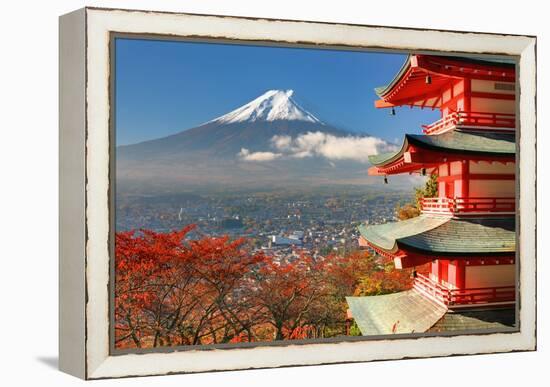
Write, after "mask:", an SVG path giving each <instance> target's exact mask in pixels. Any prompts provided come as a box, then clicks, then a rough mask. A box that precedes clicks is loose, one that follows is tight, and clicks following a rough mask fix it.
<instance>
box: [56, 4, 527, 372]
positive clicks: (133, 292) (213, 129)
mask: <svg viewBox="0 0 550 387" xmlns="http://www.w3.org/2000/svg"><path fill="white" fill-rule="evenodd" d="M535 49H536V38H535V37H532V36H518V35H506V34H489V33H470V32H468V33H465V32H453V31H435V30H416V29H404V28H396V27H373V26H363V25H344V24H331V23H318V22H307V21H289V20H268V19H252V18H239V17H226V16H224V17H222V16H206V15H191V14H179V13H162V12H146V11H130V10H110V9H98V8H86V9H81V10H78V11H75V12H73V13H70V14H67V15H64V16H62V17H61V18H60V209H61V210H60V211H61V213H60V228H61V229H60V368H61V369H62V370H63V371H65V372H68V373H71V374H73V375H76V376H79V377H81V378H85V379H98V378H110V377H125V376H145V375H162V374H172V373H187V372H204V371H219V370H238V369H250V368H266V367H281V366H293V365H313V364H330V363H343V362H363V361H370V360H384V359H401V358H411V357H417V358H421V357H433V356H448V355H457V354H463V355H466V354H479V353H495V352H510V351H528V350H535V348H536V294H535V289H536V243H535V242H536V241H535V227H536V212H535V209H536V206H535V204H536V201H535V184H536V136H535V134H536V112H535V97H536V74H535V69H536V64H535V53H536V52H535Z"/></svg>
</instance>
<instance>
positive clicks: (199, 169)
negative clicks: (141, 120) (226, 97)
mask: <svg viewBox="0 0 550 387" xmlns="http://www.w3.org/2000/svg"><path fill="white" fill-rule="evenodd" d="M276 140H277V141H276ZM371 140H372V141H371ZM361 141H362V142H361ZM371 143H372V146H371V145H370V144H371ZM364 144H365V145H366V146H367V147H366V148H365V153H368V152H371V153H372V152H376V151H378V150H379V149H382V150H387V149H386V148H388V147H391V144H388V143H387V142H385V141H383V140H380V139H376V138H374V137H370V136H361V137H358V136H357V135H354V134H352V133H351V132H348V131H344V130H341V129H338V128H335V127H332V126H330V125H327V124H325V123H324V122H322V121H321V120H320V119H318V118H317V117H315V116H314V115H313V114H312V113H310V112H308V111H307V110H305V109H304V108H302V107H301V106H300V105H299V104H298V103H297V102H296V101H295V100H294V99H293V92H292V90H286V91H283V90H269V91H267V92H266V93H264V94H263V95H261V96H259V97H258V98H256V99H254V100H252V101H250V102H249V103H247V104H245V105H243V106H241V107H239V108H237V109H235V110H233V111H231V112H229V113H227V114H224V115H222V116H220V117H218V118H215V119H213V120H211V121H208V122H206V123H204V124H202V125H200V126H198V127H195V128H191V129H188V130H184V131H182V132H179V133H176V134H174V135H171V136H167V137H164V138H159V139H156V140H151V141H146V142H142V143H139V144H134V145H126V146H120V147H117V152H116V165H117V171H116V174H117V190H119V191H120V190H122V191H143V192H148V191H163V192H173V191H174V190H182V189H189V188H190V187H193V188H195V187H212V186H222V187H227V186H230V185H233V186H236V187H266V186H274V187H276V186H288V185H298V184H313V185H319V184H332V183H342V184H345V183H346V184H347V183H350V184H365V182H368V181H370V179H369V180H368V181H367V179H366V177H367V175H366V169H367V167H368V165H366V164H365V163H364V162H359V161H357V160H353V158H351V157H347V155H348V153H349V154H351V153H352V152H347V150H346V148H345V147H352V150H354V151H355V153H362V149H363V148H362V146H363V145H364ZM338 147H344V148H343V149H338ZM358 147H359V148H358ZM243 155H244V156H246V157H243ZM333 155H336V156H333ZM363 156H364V155H363Z"/></svg>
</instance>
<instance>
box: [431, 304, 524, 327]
mask: <svg viewBox="0 0 550 387" xmlns="http://www.w3.org/2000/svg"><path fill="white" fill-rule="evenodd" d="M515 322H516V310H515V308H497V309H488V308H472V309H456V310H449V311H448V312H447V313H445V314H444V315H443V317H441V319H440V320H439V321H438V322H436V323H435V324H434V325H433V326H432V327H431V328H430V329H429V330H428V332H453V331H472V330H481V329H505V328H512V327H514V325H515Z"/></svg>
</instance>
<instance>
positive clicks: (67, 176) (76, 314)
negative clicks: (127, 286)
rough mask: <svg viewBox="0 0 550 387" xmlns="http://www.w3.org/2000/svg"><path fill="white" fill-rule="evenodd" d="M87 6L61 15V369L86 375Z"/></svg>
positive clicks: (73, 373) (80, 376)
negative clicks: (85, 26)
mask: <svg viewBox="0 0 550 387" xmlns="http://www.w3.org/2000/svg"><path fill="white" fill-rule="evenodd" d="M85 19H86V11H85V9H79V10H76V11H74V12H71V13H69V14H66V15H63V16H61V17H60V18H59V294H58V295H59V348H58V351H59V369H60V370H61V371H63V372H66V373H68V374H71V375H74V376H76V377H79V378H82V379H84V378H85V377H86V358H85V355H86V343H85V308H86V281H85V280H86V278H85V259H86V258H85V244H86V222H85V214H84V210H85V206H86V205H85V196H86V193H85V184H86V181H85V179H86V174H85V163H86V162H85V127H86V125H85V119H86V116H85V114H86V113H85V112H86V70H85V66H86V64H85V60H86V49H85V42H86V35H85V28H84V25H85Z"/></svg>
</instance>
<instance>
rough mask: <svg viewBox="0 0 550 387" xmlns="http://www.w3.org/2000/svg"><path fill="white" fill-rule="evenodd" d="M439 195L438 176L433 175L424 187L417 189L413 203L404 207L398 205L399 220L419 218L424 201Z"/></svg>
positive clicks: (397, 214)
mask: <svg viewBox="0 0 550 387" xmlns="http://www.w3.org/2000/svg"><path fill="white" fill-rule="evenodd" d="M437 193H438V187H437V175H436V174H435V173H432V174H431V175H430V177H429V178H428V179H427V180H426V183H425V184H424V186H423V187H418V188H415V190H414V201H413V202H411V203H405V204H404V205H403V206H401V205H399V204H398V205H397V207H396V209H395V213H396V216H397V218H398V219H399V220H405V219H410V218H414V217H417V216H419V215H420V211H421V209H422V199H423V198H434V197H437Z"/></svg>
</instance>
